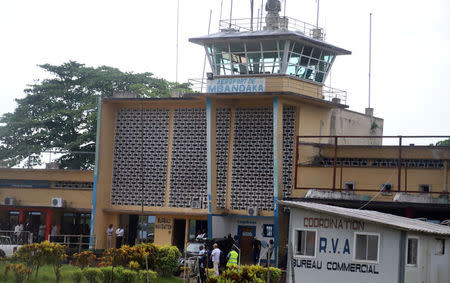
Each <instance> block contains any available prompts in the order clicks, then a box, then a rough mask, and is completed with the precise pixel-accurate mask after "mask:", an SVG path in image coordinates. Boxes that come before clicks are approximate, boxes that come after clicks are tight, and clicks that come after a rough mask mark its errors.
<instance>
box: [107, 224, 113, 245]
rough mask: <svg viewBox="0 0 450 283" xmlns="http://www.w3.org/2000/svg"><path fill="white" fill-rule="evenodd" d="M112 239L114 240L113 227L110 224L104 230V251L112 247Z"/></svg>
mask: <svg viewBox="0 0 450 283" xmlns="http://www.w3.org/2000/svg"><path fill="white" fill-rule="evenodd" d="M113 238H114V227H113V225H112V224H109V226H108V229H106V249H107V250H109V249H110V248H112V247H113Z"/></svg>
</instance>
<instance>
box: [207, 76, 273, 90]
mask: <svg viewBox="0 0 450 283" xmlns="http://www.w3.org/2000/svg"><path fill="white" fill-rule="evenodd" d="M207 89H208V91H207V92H208V93H230V92H241V93H242V92H264V91H265V90H266V79H265V78H229V79H226V78H223V79H213V80H208V83H207Z"/></svg>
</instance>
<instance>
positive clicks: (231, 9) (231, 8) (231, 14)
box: [229, 0, 233, 30]
mask: <svg viewBox="0 0 450 283" xmlns="http://www.w3.org/2000/svg"><path fill="white" fill-rule="evenodd" d="M232 16H233V0H231V3H230V26H229V29H230V30H231V18H232Z"/></svg>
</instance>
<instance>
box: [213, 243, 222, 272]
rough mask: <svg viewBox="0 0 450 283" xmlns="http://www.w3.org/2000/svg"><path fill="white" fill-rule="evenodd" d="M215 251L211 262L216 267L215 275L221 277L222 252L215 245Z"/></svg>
mask: <svg viewBox="0 0 450 283" xmlns="http://www.w3.org/2000/svg"><path fill="white" fill-rule="evenodd" d="M213 248H214V249H213V251H212V253H211V260H212V262H213V265H214V274H216V275H217V276H219V263H220V253H221V250H220V249H219V246H218V245H217V243H216V244H214V245H213Z"/></svg>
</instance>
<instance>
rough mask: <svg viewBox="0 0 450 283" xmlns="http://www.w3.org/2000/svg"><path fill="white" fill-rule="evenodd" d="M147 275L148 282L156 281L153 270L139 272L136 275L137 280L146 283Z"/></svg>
mask: <svg viewBox="0 0 450 283" xmlns="http://www.w3.org/2000/svg"><path fill="white" fill-rule="evenodd" d="M147 275H148V280H149V282H153V281H154V280H155V279H156V276H157V275H156V272H155V271H153V270H149V271H146V270H141V271H139V273H138V277H139V280H140V281H141V282H144V283H146V282H147Z"/></svg>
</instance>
